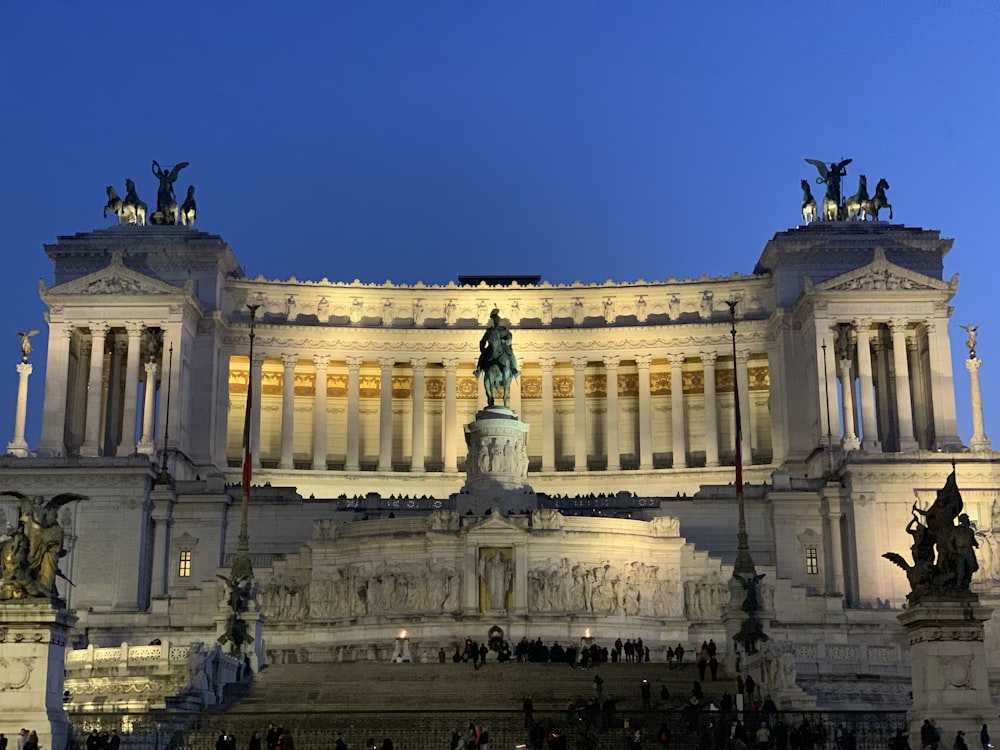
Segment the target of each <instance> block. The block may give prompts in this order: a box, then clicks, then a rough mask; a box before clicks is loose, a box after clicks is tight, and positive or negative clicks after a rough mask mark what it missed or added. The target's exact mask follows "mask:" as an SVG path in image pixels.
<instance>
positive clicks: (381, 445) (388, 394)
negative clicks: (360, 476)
mask: <svg viewBox="0 0 1000 750" xmlns="http://www.w3.org/2000/svg"><path fill="white" fill-rule="evenodd" d="M395 364H396V360H395V359H394V358H393V357H379V360H378V366H379V388H378V394H379V410H378V470H379V471H392V368H393V366H394V365H395Z"/></svg>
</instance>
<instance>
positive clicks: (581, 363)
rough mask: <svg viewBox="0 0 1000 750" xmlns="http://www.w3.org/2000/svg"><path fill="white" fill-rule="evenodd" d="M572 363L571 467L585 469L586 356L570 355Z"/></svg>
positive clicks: (579, 469) (577, 469)
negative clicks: (572, 449) (572, 439)
mask: <svg viewBox="0 0 1000 750" xmlns="http://www.w3.org/2000/svg"><path fill="white" fill-rule="evenodd" d="M570 361H571V362H572V363H573V438H574V441H573V444H574V452H573V468H574V470H575V471H586V470H587V381H586V370H587V361H588V360H587V357H571V358H570Z"/></svg>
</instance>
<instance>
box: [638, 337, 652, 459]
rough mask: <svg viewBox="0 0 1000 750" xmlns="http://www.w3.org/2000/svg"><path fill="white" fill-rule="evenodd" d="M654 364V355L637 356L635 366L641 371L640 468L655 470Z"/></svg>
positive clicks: (639, 417)
mask: <svg viewBox="0 0 1000 750" xmlns="http://www.w3.org/2000/svg"><path fill="white" fill-rule="evenodd" d="M652 364H653V355H652V354H636V355H635V365H636V367H637V368H638V369H639V414H638V415H637V418H638V420H639V468H640V469H652V468H653V421H652V420H653V415H652V411H653V404H652V401H653V397H652V393H651V391H650V386H649V368H650V366H651V365H652Z"/></svg>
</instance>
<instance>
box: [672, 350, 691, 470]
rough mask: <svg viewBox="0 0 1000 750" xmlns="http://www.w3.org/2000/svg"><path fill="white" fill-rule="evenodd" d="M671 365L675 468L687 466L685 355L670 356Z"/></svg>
mask: <svg viewBox="0 0 1000 750" xmlns="http://www.w3.org/2000/svg"><path fill="white" fill-rule="evenodd" d="M667 361H668V362H669V363H670V436H671V443H672V445H673V449H672V450H673V468H675V469H683V468H685V467H686V466H687V441H686V440H685V436H684V371H683V366H684V355H683V354H668V355H667Z"/></svg>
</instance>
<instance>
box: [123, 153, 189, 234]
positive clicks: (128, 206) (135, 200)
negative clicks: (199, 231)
mask: <svg viewBox="0 0 1000 750" xmlns="http://www.w3.org/2000/svg"><path fill="white" fill-rule="evenodd" d="M189 163H190V162H186V161H182V162H180V163H179V164H177V165H175V166H174V167H170V168H167V167H161V166H160V164H159V162H157V161H156V160H155V159H154V160H153V164H152V169H153V175H155V176H156V179H157V180H159V187H158V188H157V191H156V211H154V212H153V214H152V215H151V216H150V217H149V223H150V224H159V225H164V224H165V225H173V224H178V223H180V224H182V225H183V226H194V220H195V213H196V205H195V200H194V185H188V189H187V198H186V199H185V200H184V202H183V203H182V204H181V206H180V208H178V206H177V195H176V193H174V183H175V182H177V177H178V176H179V175H180V172H181V170H182V169H184V168H185V167H186V166H188V165H189ZM105 190H106V191H107V194H108V202H107V203H106V204H105V206H104V216H105V218H107V216H108V214H114V215H115V216H117V217H118V223H119V224H136V225H138V226H145V225H146V211H147V207H146V204H145V203H143V201H142V200H141V199H140V198H139V194H138V193H137V192H136V188H135V183H134V182H133V181H132V180H131V179H126V180H125V198H124V199H122V198H119V197H118V192H117V191H116V190H115V188H114V187H113V186H112V185H108V186H107V188H105Z"/></svg>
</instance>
